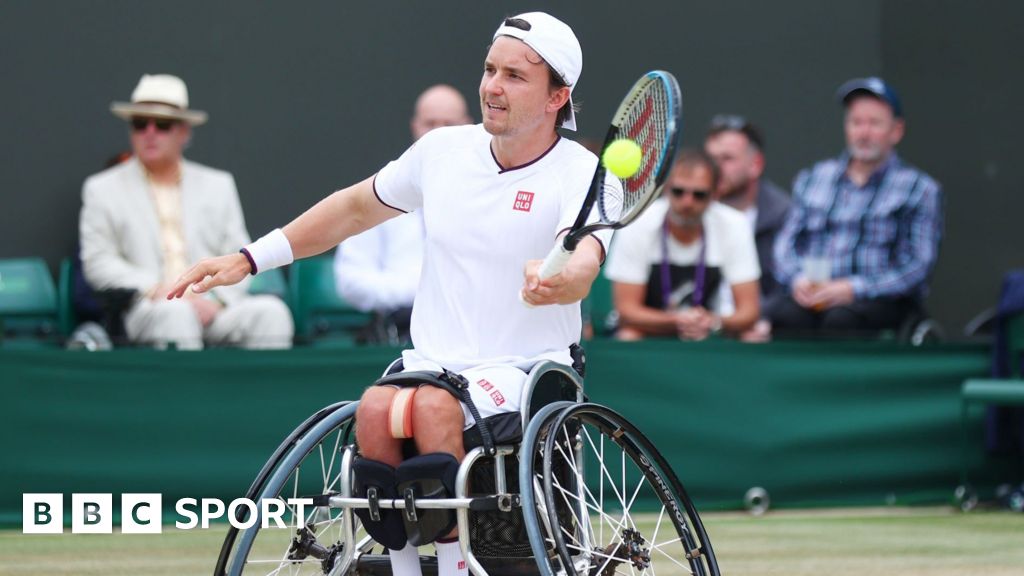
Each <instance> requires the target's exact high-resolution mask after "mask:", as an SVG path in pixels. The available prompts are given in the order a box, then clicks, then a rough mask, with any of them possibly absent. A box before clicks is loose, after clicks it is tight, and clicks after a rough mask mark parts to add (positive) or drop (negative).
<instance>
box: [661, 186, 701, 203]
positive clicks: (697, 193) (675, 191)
mask: <svg viewBox="0 0 1024 576" xmlns="http://www.w3.org/2000/svg"><path fill="white" fill-rule="evenodd" d="M668 191H669V193H671V194H672V197H673V198H682V197H683V196H685V195H686V194H688V193H689V194H693V199H694V200H699V201H701V202H703V201H705V200H707V199H708V198H711V191H710V190H695V189H693V188H669V190H668Z"/></svg>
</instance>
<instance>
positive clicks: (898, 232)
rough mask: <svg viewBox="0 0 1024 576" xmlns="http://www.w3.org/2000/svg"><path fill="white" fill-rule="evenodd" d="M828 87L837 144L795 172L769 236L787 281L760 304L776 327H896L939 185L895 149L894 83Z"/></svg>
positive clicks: (918, 276) (937, 226)
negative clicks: (782, 217)
mask: <svg viewBox="0 0 1024 576" xmlns="http://www.w3.org/2000/svg"><path fill="white" fill-rule="evenodd" d="M836 97H837V100H838V101H839V102H841V103H842V105H843V107H844V109H845V117H844V124H843V127H844V130H845V134H846V150H845V151H844V152H843V153H842V154H840V155H839V156H838V157H837V158H832V159H828V160H824V161H822V162H819V163H817V164H815V165H814V166H813V167H811V168H809V169H807V170H804V171H802V172H801V173H800V174H798V175H797V177H796V180H795V183H794V185H793V209H792V210H791V211H790V214H789V217H788V219H787V221H786V225H785V227H784V228H783V229H782V232H780V233H779V236H778V237H777V238H776V242H775V275H776V278H777V279H778V281H779V282H780V283H781V284H782V285H784V286H785V287H786V288H787V290H786V293H784V294H783V295H782V296H783V297H782V299H781V300H780V302H779V303H778V305H777V306H776V305H773V306H772V307H771V310H770V312H771V319H772V324H773V326H774V329H775V330H774V331H775V332H776V333H777V334H778V333H780V332H782V331H799V332H808V331H813V332H815V333H821V332H823V331H824V332H832V333H836V332H841V333H844V334H850V333H857V332H864V331H877V330H882V329H887V328H888V329H891V328H898V327H899V326H900V325H901V324H902V323H903V322H904V321H905V320H906V319H907V317H908V316H909V315H910V314H911V313H912V312H914V311H915V309H916V308H917V307H918V306H919V305H920V300H921V299H922V298H923V297H924V296H925V294H926V292H927V287H928V284H927V281H928V277H929V275H930V273H931V270H932V267H933V266H934V265H935V260H936V257H937V256H938V252H939V237H940V235H941V228H942V210H941V205H942V200H941V196H942V193H941V189H940V187H939V185H938V184H937V183H936V182H935V180H933V179H932V178H931V177H929V176H928V175H927V174H925V173H924V172H921V171H920V170H918V169H916V168H914V167H912V166H910V165H909V164H906V163H905V162H904V161H903V160H902V159H901V158H900V157H899V155H897V154H896V150H895V148H896V145H897V144H898V143H899V142H900V140H901V139H902V138H903V133H904V120H903V109H902V106H901V103H900V99H899V97H898V96H897V95H896V92H895V91H894V90H893V89H892V88H891V87H890V86H889V85H888V84H886V83H885V82H884V81H883V80H882V79H881V78H857V79H854V80H850V81H849V82H846V83H845V84H843V85H842V86H841V87H840V88H839V91H838V92H837V94H836Z"/></svg>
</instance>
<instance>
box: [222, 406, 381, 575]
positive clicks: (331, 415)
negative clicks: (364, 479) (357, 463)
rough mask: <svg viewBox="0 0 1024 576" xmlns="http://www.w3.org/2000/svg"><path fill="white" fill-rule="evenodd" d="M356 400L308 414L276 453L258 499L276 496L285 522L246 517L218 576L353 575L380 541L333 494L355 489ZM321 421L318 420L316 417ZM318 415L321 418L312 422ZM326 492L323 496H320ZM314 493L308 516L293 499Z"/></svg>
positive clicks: (227, 546)
mask: <svg viewBox="0 0 1024 576" xmlns="http://www.w3.org/2000/svg"><path fill="white" fill-rule="evenodd" d="M356 406H357V403H356V402H351V403H344V404H342V405H338V406H337V407H335V408H334V409H333V410H330V411H329V412H328V413H327V414H325V415H322V416H320V417H319V418H318V417H317V415H314V417H311V418H310V420H307V422H306V423H304V424H303V426H300V427H299V428H298V429H296V431H295V432H294V433H293V434H292V436H291V437H289V440H286V441H285V443H284V444H282V446H281V447H280V448H279V449H278V451H277V452H275V453H274V456H273V457H272V458H271V460H270V461H268V462H267V465H266V466H264V470H263V471H261V473H260V476H259V477H257V481H256V482H255V483H254V484H253V487H252V488H251V489H250V492H251V493H252V495H251V496H250V497H251V498H253V499H258V501H257V503H259V501H265V500H268V499H275V500H279V501H283V502H285V504H284V505H283V506H281V513H280V515H279V517H280V522H279V523H278V522H275V521H273V519H271V518H269V515H268V521H267V522H266V523H267V524H268V526H267V527H263V524H264V518H263V515H262V513H261V512H259V511H258V512H257V514H255V515H254V516H250V517H248V518H245V520H247V521H249V522H252V526H251V527H249V528H245V529H241V530H238V531H237V532H236V533H229V534H228V537H227V538H226V539H225V543H224V548H223V549H222V551H221V557H220V560H219V562H218V569H217V571H216V572H215V575H216V576H219V575H221V574H226V575H229V576H238V575H240V574H246V575H253V574H256V575H263V574H291V575H299V574H302V575H311V574H336V575H343V574H350V573H354V567H355V563H356V560H357V559H358V558H359V556H360V555H361V554H362V553H364V552H366V551H368V550H369V549H370V548H371V547H372V545H373V541H372V540H371V539H370V538H369V537H368V536H366V533H365V532H364V531H363V530H362V529H361V527H360V526H359V520H358V518H356V516H355V515H354V514H352V513H351V511H349V510H341V509H331V508H329V507H328V506H327V505H326V495H336V494H342V495H350V491H349V490H350V486H349V477H350V474H349V470H350V468H349V466H350V464H351V458H352V457H353V456H354V449H353V443H354V439H355V431H354V429H353V422H354V416H355V412H356ZM313 420H315V421H313ZM311 421H313V422H311ZM318 497H320V498H318ZM296 498H313V499H316V500H317V501H316V502H315V504H314V505H313V506H307V507H305V509H304V510H303V511H302V514H301V516H300V515H299V514H298V513H297V512H298V509H297V507H296V506H294V505H290V504H287V500H288V499H296Z"/></svg>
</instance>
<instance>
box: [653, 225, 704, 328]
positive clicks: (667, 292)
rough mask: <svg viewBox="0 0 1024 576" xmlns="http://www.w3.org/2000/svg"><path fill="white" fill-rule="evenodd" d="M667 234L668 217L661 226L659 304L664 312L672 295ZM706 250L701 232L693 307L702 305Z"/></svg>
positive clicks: (694, 282) (694, 281)
mask: <svg viewBox="0 0 1024 576" xmlns="http://www.w3.org/2000/svg"><path fill="white" fill-rule="evenodd" d="M668 234H669V231H668V217H666V218H665V223H664V224H662V226H661V303H662V306H663V308H664V309H665V310H668V309H669V297H670V296H671V294H672V276H671V274H669V268H668ZM706 248H707V242H705V241H704V231H703V230H702V231H701V235H700V255H699V256H698V257H697V270H696V272H695V273H694V279H693V305H694V306H695V307H696V306H703V305H704V273H705V269H706V268H707V266H706V265H705V261H704V260H705V259H704V255H705V249H706Z"/></svg>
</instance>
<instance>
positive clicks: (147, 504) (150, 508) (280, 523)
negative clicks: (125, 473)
mask: <svg viewBox="0 0 1024 576" xmlns="http://www.w3.org/2000/svg"><path fill="white" fill-rule="evenodd" d="M21 503H22V523H21V531H22V533H23V534H63V533H64V494H59V493H48V494H38V493H37V494H22V495H21ZM113 503H114V495H113V494H92V493H89V494H72V495H71V533H72V534H111V533H113V518H114V504H113ZM312 505H313V499H312V498H288V499H287V500H281V499H279V498H263V499H261V500H259V501H253V500H250V499H248V498H236V499H234V500H232V501H231V502H230V503H228V504H227V506H225V505H224V502H223V501H222V500H220V499H217V498H201V499H199V500H196V499H195V498H182V499H180V500H178V501H177V502H176V503H175V505H174V510H175V512H177V515H178V516H179V517H180V518H181V520H175V522H174V527H175V528H177V529H179V530H191V529H193V528H209V527H210V520H214V519H217V518H222V517H224V516H225V515H226V516H227V520H228V522H229V523H230V524H231V525H232V526H234V527H235V528H238V529H239V530H245V529H247V528H251V527H252V526H254V525H255V524H256V520H257V517H258V518H260V519H261V523H260V527H261V528H269V527H270V526H271V525H273V526H276V527H278V528H287V527H288V526H286V525H285V522H284V515H285V512H286V511H290V512H291V515H292V517H293V518H296V519H298V521H299V522H300V525H299V526H296V528H302V527H303V526H302V524H301V522H302V519H303V518H305V517H306V514H305V509H306V507H307V506H312ZM240 508H244V509H245V510H246V511H247V512H248V514H247V515H246V516H245V520H244V521H240V520H238V515H239V509H240ZM120 510H121V532H122V533H123V534H160V533H161V532H163V496H162V495H161V494H121V508H120ZM257 512H259V515H258V516H257Z"/></svg>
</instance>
